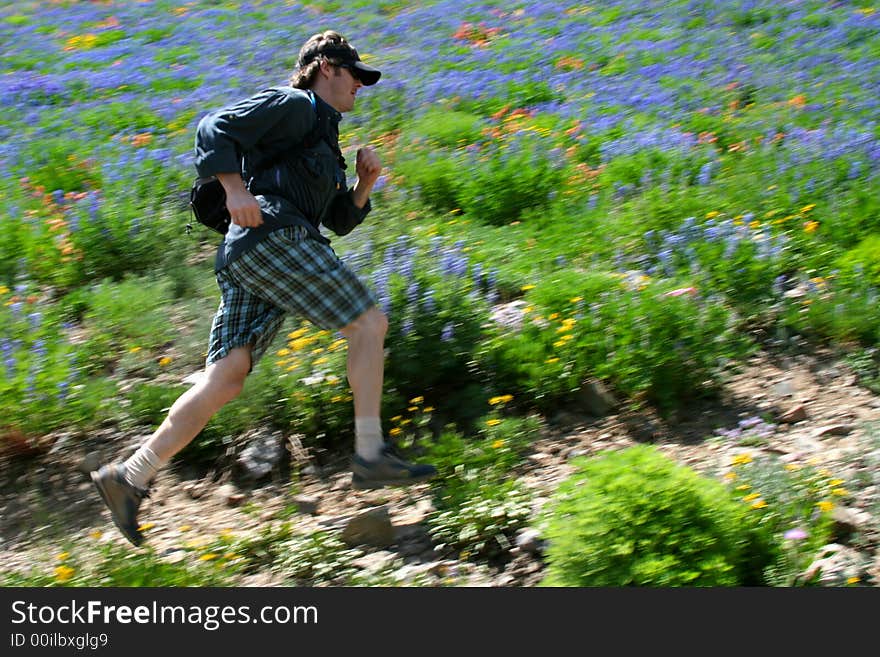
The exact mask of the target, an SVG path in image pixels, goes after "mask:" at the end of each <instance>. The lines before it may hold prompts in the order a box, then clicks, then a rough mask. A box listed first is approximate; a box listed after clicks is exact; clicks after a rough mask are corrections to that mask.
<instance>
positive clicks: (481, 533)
mask: <svg viewBox="0 0 880 657" xmlns="http://www.w3.org/2000/svg"><path fill="white" fill-rule="evenodd" d="M530 517H531V496H530V495H529V493H528V492H526V491H525V490H523V489H522V488H521V487H520V486H518V485H517V484H516V483H515V482H512V481H507V482H501V483H494V484H493V483H486V482H482V483H479V482H476V481H474V483H473V489H472V491H471V494H470V495H469V496H468V497H467V498H466V499H464V500H462V501H461V502H460V503H459V504H457V505H455V506H453V507H449V508H441V509H437V510H435V511H433V512H431V514H430V515H429V516H428V517H427V519H426V522H427V526H428V531H429V533H430V534H431V538H432V539H433V540H434V541H435V542H437V543H440V544H442V545H443V546H446V547H449V548H452V549H454V550H456V551H457V552H458V554H459V556H460V557H461V558H463V559H490V560H491V559H493V558H497V557H500V556H502V555H504V554H505V553H506V552H508V551H509V550H510V548H511V547H512V546H513V538H514V537H515V535H516V532H517V531H518V530H520V529H522V528H523V527H525V526H527V525H528V523H529V519H530Z"/></svg>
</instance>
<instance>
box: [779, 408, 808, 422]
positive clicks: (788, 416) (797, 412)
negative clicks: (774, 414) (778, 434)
mask: <svg viewBox="0 0 880 657" xmlns="http://www.w3.org/2000/svg"><path fill="white" fill-rule="evenodd" d="M806 419H807V409H806V407H805V406H804V405H803V404H798V405H797V406H795V407H793V408H790V409H789V410H787V411H786V412H785V413H783V414H782V415H780V416H779V421H780V422H785V423H786V424H794V423H795V422H803V421H804V420H806Z"/></svg>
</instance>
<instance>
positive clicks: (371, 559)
mask: <svg viewBox="0 0 880 657" xmlns="http://www.w3.org/2000/svg"><path fill="white" fill-rule="evenodd" d="M397 559H398V556H397V554H395V553H394V552H389V551H387V550H378V551H376V552H368V553H366V554H364V555H363V556H361V557H358V558H357V559H355V560H354V561H353V564H354V565H355V566H357V567H358V568H360V569H361V570H363V571H365V572H366V573H367V574H373V575H374V574H376V573H380V572H382V571H383V570H387V569H389V568H391V567H392V566H394V563H395V562H396V561H397Z"/></svg>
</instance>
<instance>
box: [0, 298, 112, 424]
mask: <svg viewBox="0 0 880 657" xmlns="http://www.w3.org/2000/svg"><path fill="white" fill-rule="evenodd" d="M12 292H17V293H16V294H13V293H12ZM0 359H2V363H0V368H2V371H3V376H2V378H0V418H2V419H0V434H2V433H3V430H14V431H16V432H24V433H25V434H30V435H40V434H42V433H48V432H50V431H52V430H54V429H56V428H59V427H63V426H66V425H74V426H94V424H95V423H97V422H99V421H100V419H101V418H102V417H103V416H104V413H103V412H101V411H99V409H100V408H101V407H102V406H104V405H105V398H104V395H105V394H112V393H113V392H114V390H113V389H114V386H113V385H112V383H110V382H108V381H91V380H89V379H87V378H86V377H85V376H84V374H83V370H82V362H81V355H80V354H79V353H78V351H77V349H76V345H74V344H73V343H72V341H71V340H70V336H69V335H68V333H67V331H66V329H65V326H64V324H63V322H62V321H61V318H60V316H59V314H58V313H57V308H56V307H55V306H54V305H52V304H51V303H48V301H47V300H46V299H45V298H43V297H41V296H39V295H37V294H35V293H34V290H32V289H31V288H29V287H28V286H27V285H24V284H22V285H19V286H17V287H16V289H15V290H9V288H6V287H3V286H0Z"/></svg>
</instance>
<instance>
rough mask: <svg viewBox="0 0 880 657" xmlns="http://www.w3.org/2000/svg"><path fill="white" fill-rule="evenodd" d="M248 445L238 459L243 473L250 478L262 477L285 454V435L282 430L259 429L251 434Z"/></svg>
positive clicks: (237, 461)
mask: <svg viewBox="0 0 880 657" xmlns="http://www.w3.org/2000/svg"><path fill="white" fill-rule="evenodd" d="M251 435H252V436H253V437H252V438H250V440H249V442H248V444H247V446H246V447H245V448H244V449H243V450H242V452H241V454H239V455H238V458H237V459H236V463H237V465H238V466H239V467H240V468H241V470H242V473H243V474H244V476H245V477H246V478H249V479H254V480H256V479H261V478H262V477H265V476H266V475H267V474H269V473H270V472H272V469H273V468H274V467H275V466H276V465H277V464H278V463H279V462H280V461H281V458H282V457H283V456H284V436H283V435H282V434H281V432H280V431H272V432H268V431H266V430H264V429H257V430H256V431H254V432H252V434H251Z"/></svg>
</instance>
